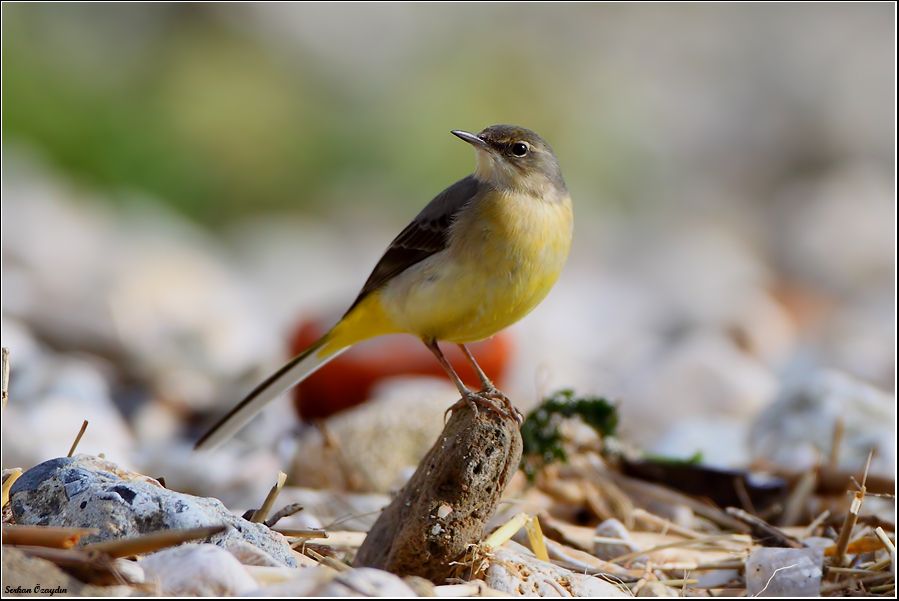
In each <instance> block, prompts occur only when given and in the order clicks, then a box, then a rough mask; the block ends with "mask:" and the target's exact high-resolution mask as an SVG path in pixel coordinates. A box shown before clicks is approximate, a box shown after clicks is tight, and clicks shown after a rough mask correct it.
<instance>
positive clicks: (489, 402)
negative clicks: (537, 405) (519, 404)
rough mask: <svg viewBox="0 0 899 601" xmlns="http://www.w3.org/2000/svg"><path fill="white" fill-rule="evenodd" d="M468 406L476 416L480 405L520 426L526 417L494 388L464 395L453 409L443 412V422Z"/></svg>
mask: <svg viewBox="0 0 899 601" xmlns="http://www.w3.org/2000/svg"><path fill="white" fill-rule="evenodd" d="M496 401H499V402H500V403H501V406H497V404H496ZM466 404H467V405H468V406H469V407H471V409H472V411H474V413H475V415H477V414H478V413H479V411H478V405H481V406H482V407H484V408H485V409H486V410H487V411H493V412H494V413H496V414H498V415H500V416H501V417H506V418H508V419H511V420H513V421H514V422H515V423H516V424H518V425H519V426H520V425H521V424H522V422H523V421H524V417H523V416H522V415H521V412H520V411H518V409H516V408H515V406H514V405H513V404H512V401H510V400H509V397H507V396H506V395H505V394H503V393H502V392H500V391H499V390H498V389H496V388H494V387H490V388H485V389H483V390H479V391H478V392H469V393H468V394H463V395H462V398H461V399H459V400H458V401H456V402H455V403H454V404H453V405H452V406H451V407H449V408H448V409H447V410H446V411H444V412H443V421H444V422H446V417H447V414H449V413H450V412H451V411H455V410H457V409H461V408H462V407H464V406H465V405H466Z"/></svg>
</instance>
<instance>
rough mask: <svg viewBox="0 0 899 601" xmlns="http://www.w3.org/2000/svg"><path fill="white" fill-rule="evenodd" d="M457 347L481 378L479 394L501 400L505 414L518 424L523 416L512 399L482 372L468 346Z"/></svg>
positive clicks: (522, 419)
mask: <svg viewBox="0 0 899 601" xmlns="http://www.w3.org/2000/svg"><path fill="white" fill-rule="evenodd" d="M459 348H460V349H462V352H463V353H464V354H465V356H466V357H467V358H468V362H469V363H471V366H472V367H473V368H474V371H475V373H477V374H478V378H479V379H480V380H481V386H482V388H481V390H480V391H479V394H482V395H484V396H486V397H487V398H491V399H498V400H499V401H502V403H503V406H504V407H505V409H506V416H507V417H511V418H512V419H514V420H515V421H516V422H518V424H519V425H520V424H521V423H522V421H524V417H523V416H522V415H521V412H520V411H518V409H517V408H516V407H515V405H513V404H512V401H511V400H509V397H507V396H506V395H505V394H503V393H502V391H500V390H499V389H498V388H497V387H496V386H494V384H493V382H492V381H491V380H490V378H488V377H487V374H485V373H484V370H483V369H481V366H480V365H478V362H477V360H475V358H474V355H473V354H471V351H470V350H468V347H467V346H465V345H464V344H460V345H459Z"/></svg>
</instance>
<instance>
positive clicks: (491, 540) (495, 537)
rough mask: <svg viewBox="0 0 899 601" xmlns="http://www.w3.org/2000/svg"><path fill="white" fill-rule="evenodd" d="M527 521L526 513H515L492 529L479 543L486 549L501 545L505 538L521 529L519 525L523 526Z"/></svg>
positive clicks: (507, 538) (510, 536)
mask: <svg viewBox="0 0 899 601" xmlns="http://www.w3.org/2000/svg"><path fill="white" fill-rule="evenodd" d="M527 521H528V514H526V513H519V514H517V515H516V516H515V517H513V518H512V519H511V520H509V521H508V522H506V523H505V524H503V525H502V526H500V527H499V528H497V529H496V530H494V531H493V533H492V534H491V535H490V536H488V537H487V538H486V539H484V542H483V543H481V546H482V547H484V548H485V549H486V550H488V551H489V550H491V549H496V548H497V547H500V546H502V545H503V544H504V543H505V542H506V541H507V540H509V539H510V538H512V537H513V536H515V533H516V532H518V531H519V530H521V527H522V526H524V525H525V524H526V523H527Z"/></svg>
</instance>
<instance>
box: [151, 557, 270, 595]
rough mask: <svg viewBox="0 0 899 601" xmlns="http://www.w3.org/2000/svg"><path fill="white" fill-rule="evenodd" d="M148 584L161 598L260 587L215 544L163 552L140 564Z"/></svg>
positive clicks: (234, 591)
mask: <svg viewBox="0 0 899 601" xmlns="http://www.w3.org/2000/svg"><path fill="white" fill-rule="evenodd" d="M140 565H141V567H142V568H143V569H144V574H146V578H147V583H148V584H153V585H155V586H156V587H157V588H156V592H158V593H159V594H161V595H174V596H198V597H199V596H202V597H221V596H231V595H242V594H243V593H247V592H249V591H252V590H254V589H256V588H257V584H256V581H255V580H254V579H253V577H252V576H250V575H249V574H248V573H247V571H246V570H245V569H244V567H243V566H242V565H240V562H239V561H237V559H236V558H235V557H234V556H233V555H231V554H230V553H228V552H227V551H225V550H224V549H222V548H221V547H217V546H215V545H209V544H205V545H197V544H188V545H181V546H180V547H173V548H171V549H163V550H162V551H159V552H157V553H153V554H151V555H147V556H146V557H144V558H143V559H141V561H140Z"/></svg>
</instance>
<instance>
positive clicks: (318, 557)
mask: <svg viewBox="0 0 899 601" xmlns="http://www.w3.org/2000/svg"><path fill="white" fill-rule="evenodd" d="M303 554H305V555H307V556H309V557H311V558H312V559H314V560H315V561H317V562H318V563H320V564H322V565H326V566H328V567H329V568H333V569H335V570H337V571H338V572H346V571H349V570H351V569H352V568H351V567H350V566H348V565H347V564H345V563H343V562H342V561H340V560H339V559H335V558H333V557H328V556H326V555H322V554H321V553H318V552H317V551H315V550H313V549H310V548H309V547H305V548H304V549H303Z"/></svg>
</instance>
